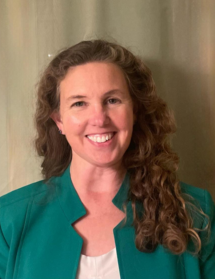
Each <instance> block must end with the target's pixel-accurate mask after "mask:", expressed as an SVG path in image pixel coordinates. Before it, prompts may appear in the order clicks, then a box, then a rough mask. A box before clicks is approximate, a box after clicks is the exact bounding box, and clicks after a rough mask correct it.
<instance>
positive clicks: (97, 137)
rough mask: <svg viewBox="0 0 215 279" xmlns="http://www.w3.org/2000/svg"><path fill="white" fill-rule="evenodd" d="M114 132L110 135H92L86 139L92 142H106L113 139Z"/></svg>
mask: <svg viewBox="0 0 215 279" xmlns="http://www.w3.org/2000/svg"><path fill="white" fill-rule="evenodd" d="M114 134H115V133H114V132H110V133H103V134H94V135H88V136H87V138H88V139H90V140H91V141H93V142H106V141H108V140H110V139H112V138H113V136H114Z"/></svg>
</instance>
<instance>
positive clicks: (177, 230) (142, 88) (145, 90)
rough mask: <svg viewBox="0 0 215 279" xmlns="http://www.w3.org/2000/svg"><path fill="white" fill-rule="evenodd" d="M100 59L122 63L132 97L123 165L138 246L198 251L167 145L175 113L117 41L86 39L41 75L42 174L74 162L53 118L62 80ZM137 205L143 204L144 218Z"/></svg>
mask: <svg viewBox="0 0 215 279" xmlns="http://www.w3.org/2000/svg"><path fill="white" fill-rule="evenodd" d="M96 61H97V62H98V61H100V62H105V63H114V64H116V65H118V66H119V67H120V69H121V70H122V72H123V73H124V76H125V78H126V81H127V84H128V88H129V92H130V95H131V98H132V100H133V105H134V112H135V116H136V122H135V124H134V127H133V134H132V139H131V143H130V145H129V147H128V149H127V151H126V152H125V154H124V157H123V164H124V166H125V168H126V169H127V171H128V174H129V177H130V189H129V199H130V200H131V203H132V210H133V216H134V221H133V225H134V227H135V232H136V239H135V245H136V247H137V249H138V250H140V251H145V252H146V251H147V252H152V251H154V249H155V248H156V246H157V245H158V244H162V245H163V246H164V247H165V248H167V249H169V250H170V251H171V252H172V253H174V254H181V253H183V252H184V251H185V250H186V249H187V246H188V242H189V241H190V240H192V242H193V243H194V246H195V252H196V253H198V252H199V251H200V249H201V240H200V238H199V235H198V233H197V229H195V228H193V222H192V218H191V217H190V215H189V214H188V211H187V210H186V208H185V200H184V199H183V198H182V195H181V192H180V186H179V181H178V178H177V175H176V172H177V169H178V161H179V160H178V156H177V155H176V154H175V153H174V152H173V151H172V149H171V147H170V143H169V135H170V134H172V133H174V132H175V130H176V127H175V122H174V117H173V115H172V114H171V112H170V111H169V110H168V108H167V105H166V103H165V102H164V101H163V100H162V99H161V98H160V97H159V96H158V95H157V94H156V90H155V84H154V81H153V79H152V75H151V72H150V70H149V69H148V68H147V66H146V65H144V63H143V61H142V60H141V58H139V57H137V56H134V55H133V54H132V53H131V52H130V51H129V50H128V49H125V48H124V47H122V46H120V45H118V44H116V43H111V42H107V41H104V40H93V41H82V42H80V43H78V44H76V45H74V46H72V47H70V48H68V49H65V50H63V51H62V52H60V53H59V54H58V55H57V56H56V57H55V58H54V59H53V60H52V61H51V62H50V64H49V65H48V67H47V69H46V70H45V72H44V73H43V75H42V77H41V80H40V82H39V84H38V99H37V100H38V101H37V109H36V116H35V120H36V128H37V133H38V136H37V138H36V140H35V146H36V150H37V152H38V154H39V155H40V156H43V162H42V165H41V166H42V174H43V175H44V178H45V179H46V180H48V179H49V178H51V177H52V176H59V175H61V174H62V173H63V172H64V170H65V169H66V168H67V167H68V165H69V163H70V162H71V160H72V152H71V147H70V145H69V144H68V142H67V140H66V138H65V137H64V136H62V135H60V134H59V131H58V128H57V126H56V124H55V123H54V121H53V120H52V119H51V117H50V115H51V114H52V113H53V112H54V111H58V110H59V106H60V101H59V95H60V92H59V84H60V82H61V81H62V79H63V78H64V77H65V76H66V74H67V71H68V69H69V68H70V67H73V66H77V65H81V64H85V63H89V62H96ZM137 203H140V204H141V205H142V206H143V208H144V210H143V214H142V215H141V216H139V215H138V214H137V210H136V204H137ZM124 211H125V212H126V206H125V205H124ZM201 213H202V214H203V212H201Z"/></svg>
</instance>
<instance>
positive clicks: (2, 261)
mask: <svg viewBox="0 0 215 279" xmlns="http://www.w3.org/2000/svg"><path fill="white" fill-rule="evenodd" d="M8 254H9V246H8V244H7V242H6V240H5V238H4V235H3V232H2V228H1V227H0V279H4V278H5V272H6V267H7V260H8Z"/></svg>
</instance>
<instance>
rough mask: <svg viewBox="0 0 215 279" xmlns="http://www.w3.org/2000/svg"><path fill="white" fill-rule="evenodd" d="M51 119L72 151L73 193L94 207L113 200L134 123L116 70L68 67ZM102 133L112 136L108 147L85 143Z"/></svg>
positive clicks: (109, 66)
mask: <svg viewBox="0 0 215 279" xmlns="http://www.w3.org/2000/svg"><path fill="white" fill-rule="evenodd" d="M108 92H109V93H108ZM81 96H82V97H81ZM52 118H53V120H54V121H55V122H56V124H57V126H58V128H59V129H60V130H61V131H62V134H63V135H65V136H66V138H67V140H68V142H69V144H70V146H71V148H72V155H73V157H72V163H71V169H70V172H71V177H72V181H73V184H74V185H75V188H76V190H77V191H78V193H79V194H80V195H82V196H83V197H86V196H87V197H88V199H89V198H92V200H93V201H94V203H98V204H99V203H104V202H105V201H107V199H108V200H110V199H111V198H113V197H114V196H115V194H116V192H117V191H118V189H119V187H120V185H121V183H122V180H123V178H124V175H125V172H126V170H124V169H123V168H122V164H121V161H122V157H123V155H124V153H125V151H126V149H127V148H128V146H129V143H130V140H131V136H132V131H133V124H134V114H133V105H132V99H131V97H130V93H129V90H128V86H127V83H126V80H125V77H124V75H123V72H122V71H121V69H120V68H119V67H118V66H117V65H115V64H111V63H103V62H92V63H87V64H84V65H80V66H76V67H73V68H70V69H69V70H68V73H67V75H66V77H65V78H64V79H63V80H62V82H61V84H60V111H59V112H57V113H53V114H52ZM107 132H108V133H109V132H114V137H113V139H112V140H111V141H110V142H109V143H108V142H106V143H105V144H98V143H97V144H94V143H93V142H92V141H91V140H89V139H88V138H87V135H90V136H92V135H102V134H104V133H107ZM107 194H108V195H107ZM108 197H109V198H108Z"/></svg>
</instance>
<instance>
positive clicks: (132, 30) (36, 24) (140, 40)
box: [0, 0, 215, 198]
mask: <svg viewBox="0 0 215 279" xmlns="http://www.w3.org/2000/svg"><path fill="white" fill-rule="evenodd" d="M214 26H215V1H214V0H208V1H207V0H195V1H192V0H190V1H187V0H165V1H161V0H144V1H143V0H136V1H135V0H31V1H29V0H16V1H14V0H1V1H0V77H1V80H0V121H1V128H0V143H1V145H0V177H1V184H0V195H2V194H5V193H7V192H9V191H11V190H14V189H16V188H19V187H22V186H24V185H26V184H29V183H32V182H34V181H37V180H39V179H41V178H42V176H41V175H40V163H41V160H40V158H38V157H37V155H36V152H35V151H34V147H33V140H34V137H35V128H34V124H33V115H34V110H35V85H36V83H37V81H38V79H39V76H40V73H41V72H42V70H43V69H44V67H45V66H46V65H47V63H48V62H49V61H50V59H52V58H53V55H55V54H56V53H57V52H58V51H59V50H60V49H62V48H65V47H68V46H70V45H73V44H75V43H78V42H79V41H81V40H84V39H85V40H86V39H95V38H104V39H109V40H114V41H117V42H118V43H120V44H122V45H124V46H125V47H128V48H129V49H130V50H131V51H133V52H134V53H135V54H137V55H140V56H141V57H142V58H143V59H144V61H145V63H146V64H147V65H148V66H149V68H150V69H151V70H152V72H153V75H154V79H155V82H156V85H157V91H158V94H159V95H160V96H162V97H163V98H164V99H165V100H166V101H167V103H168V104H169V106H170V108H172V109H173V111H174V113H175V118H176V121H177V126H178V130H177V133H176V135H175V137H174V138H173V147H174V149H175V150H176V151H177V152H178V154H179V156H180V169H179V177H180V179H181V180H182V181H185V182H187V183H190V184H192V185H195V186H197V187H201V188H205V189H208V190H209V191H210V192H211V193H212V195H213V197H214V198H215V90H214V89H215V32H214Z"/></svg>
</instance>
